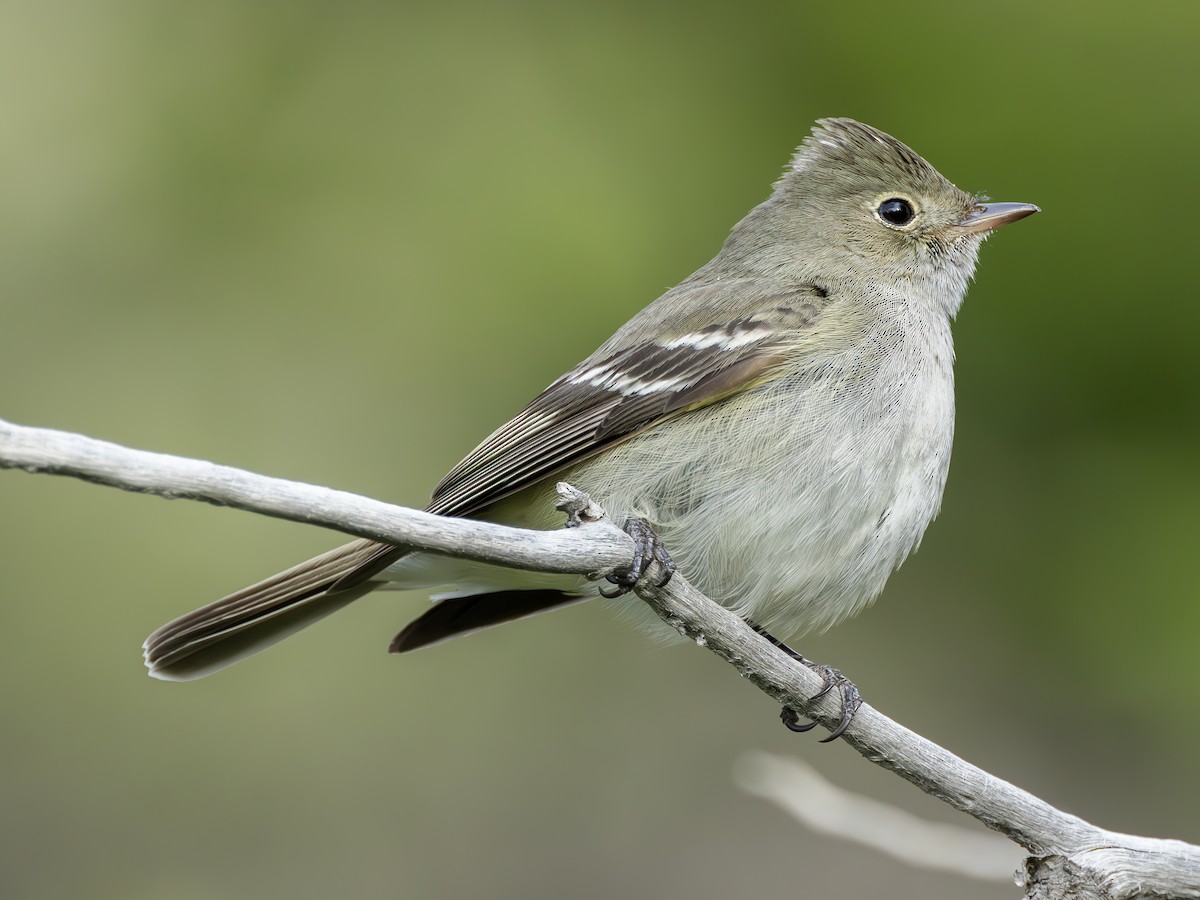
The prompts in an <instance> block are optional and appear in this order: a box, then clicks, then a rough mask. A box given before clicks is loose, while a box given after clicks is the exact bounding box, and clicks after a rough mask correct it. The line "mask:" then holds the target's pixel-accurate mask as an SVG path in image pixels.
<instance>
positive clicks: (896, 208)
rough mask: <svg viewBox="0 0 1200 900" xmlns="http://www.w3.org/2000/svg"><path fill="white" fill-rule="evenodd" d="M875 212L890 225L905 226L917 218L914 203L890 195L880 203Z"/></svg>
mask: <svg viewBox="0 0 1200 900" xmlns="http://www.w3.org/2000/svg"><path fill="white" fill-rule="evenodd" d="M875 214H876V215H877V216H879V218H881V219H882V220H883V221H884V222H886V223H887V224H889V225H894V226H896V227H897V228H903V227H904V226H905V225H907V224H909V223H910V222H911V221H912V220H913V219H914V218H916V215H917V213H916V210H914V209H913V207H912V204H911V203H909V202H908V201H907V200H904V199H902V198H900V197H890V198H888V199H887V200H884V201H883V202H882V203H880V204H879V207H878V209H876V210H875Z"/></svg>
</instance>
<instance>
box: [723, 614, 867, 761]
mask: <svg viewBox="0 0 1200 900" xmlns="http://www.w3.org/2000/svg"><path fill="white" fill-rule="evenodd" d="M746 624H748V625H749V626H750V627H751V628H753V629H754V630H755V631H757V632H758V633H759V634H761V635H762V636H763V637H765V638H766V639H767V640H768V641H770V642H771V643H772V644H773V645H774V646H775V647H778V648H779V649H780V650H782V651H783V652H784V653H786V654H787V655H788V656H789V657H791V658H792V659H794V660H795V661H796V662H798V663H800V664H801V665H802V666H804V667H805V668H808V669H811V670H812V671H814V672H816V673H817V674H818V675H820V676H821V689H820V690H819V691H817V692H816V693H815V694H813V697H812V699H813V700H814V701H816V700H820V699H821V698H822V697H824V696H825V695H826V694H828V693H829V692H830V691H832V690H834V689H835V688H836V689H837V692H838V693H839V694H840V695H841V700H842V718H841V721H839V722H838V724H837V727H836V728H834V729H833V731H832V732H831V733H830V734H829V736H828V737H824V738H821V743H822V744H827V743H829V742H830V741H835V740H837V739H838V738H839V737H841V736H842V733H843V732H844V731H845V730H846V729H847V728H849V727H850V723H851V722H852V721H854V714H855V713H856V712H858V708H859V707H860V706H862V703H863V699H862V694H860V693H859V692H858V688H857V687H855V686H854V682H853V681H851V680H850V679H849V678H847V677H846V676H845V675H843V674H842V673H841V672H839V671H838V670H837V669H835V668H833V667H832V666H826V665H822V664H821V663H815V662H813V661H812V660H811V659H808V658H807V657H805V656H804V655H802V654H800V653H797V652H796V651H795V650H793V649H792V648H791V647H789V646H788V645H787V644H785V643H784V642H783V641H781V640H779V638H777V637H775V636H774V635H772V634H771V633H770V632H768V631H767V630H766V629H764V628H763V627H762V626H760V625H756V624H755V623H754V622H750V621H749V620H747V622H746ZM779 719H780V721H782V722H783V724H784V727H786V728H787V730H788V731H794V732H796V733H797V734H803V733H804V732H806V731H812V730H813V729H814V728H816V727H817V723H816V722H801V721H800V714H799V713H798V712H796V710H794V709H792V708H791V707H789V706H785V707H784V708H783V710H782V711H781V712H780V713H779Z"/></svg>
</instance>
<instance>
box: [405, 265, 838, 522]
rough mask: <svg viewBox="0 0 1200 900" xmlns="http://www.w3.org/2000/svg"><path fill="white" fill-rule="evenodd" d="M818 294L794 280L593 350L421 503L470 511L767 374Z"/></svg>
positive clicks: (814, 309) (816, 309) (814, 312)
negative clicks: (741, 312)
mask: <svg viewBox="0 0 1200 900" xmlns="http://www.w3.org/2000/svg"><path fill="white" fill-rule="evenodd" d="M818 300H822V301H823V300H824V292H822V291H819V290H817V289H815V288H799V289H797V288H792V289H790V290H789V291H787V292H786V293H781V294H777V295H775V296H773V297H771V298H770V299H769V301H768V302H765V303H761V304H758V306H759V310H760V311H759V312H756V313H754V314H751V315H745V316H740V317H737V318H728V319H724V320H721V321H715V322H712V323H710V324H707V325H704V326H702V327H698V328H691V329H689V330H687V331H685V332H683V333H681V334H678V335H677V336H674V337H670V338H664V339H661V340H657V341H646V342H641V343H635V344H633V345H632V346H627V347H624V348H622V349H618V350H614V351H612V352H610V353H607V354H605V353H603V352H600V353H597V354H595V355H593V356H592V357H591V358H589V359H588V360H586V361H584V362H583V363H581V364H580V365H578V366H576V367H575V368H574V369H572V370H571V371H570V372H568V373H567V374H566V375H564V376H563V377H561V378H559V379H558V380H557V381H556V382H554V383H553V384H552V385H550V386H549V387H548V388H546V390H545V391H543V392H542V393H541V394H540V395H539V396H538V397H537V398H535V399H534V400H533V402H532V403H530V404H529V405H528V406H526V407H525V409H523V410H521V412H519V413H518V414H517V415H516V416H514V417H513V418H512V419H510V420H509V421H508V422H507V423H505V424H504V425H502V426H501V427H500V428H498V429H497V430H496V431H495V432H493V433H492V434H491V436H489V437H488V438H487V439H486V440H484V442H483V443H482V444H480V445H479V446H478V447H476V448H475V450H473V451H472V452H471V453H470V454H469V455H468V456H467V457H466V458H465V459H464V460H463V461H462V462H460V463H459V464H458V465H457V466H455V467H454V468H453V469H452V470H451V471H450V473H449V474H448V475H446V477H445V478H443V479H442V481H441V483H440V484H439V485H438V486H437V488H436V489H435V490H434V493H433V500H432V501H431V502H430V504H429V506H428V507H427V508H428V510H429V511H430V512H434V513H439V514H441V515H450V516H466V515H471V514H473V513H477V512H479V511H480V510H482V509H484V508H486V507H488V506H490V505H491V504H493V503H495V502H496V501H498V500H500V499H502V498H504V497H506V496H508V495H510V494H514V493H516V492H517V491H520V490H522V489H523V488H526V487H529V486H530V485H532V484H535V483H537V482H538V481H541V480H542V479H544V478H546V477H548V476H550V475H552V474H553V473H554V472H556V471H559V470H561V469H564V468H566V467H567V466H569V465H572V464H573V463H577V462H579V461H580V460H583V459H586V458H587V457H589V456H592V455H594V454H596V453H599V452H600V451H601V450H604V449H606V448H607V447H610V446H612V445H613V444H615V443H618V442H620V441H622V440H626V439H628V438H630V437H632V436H633V435H635V434H638V433H640V432H642V431H645V430H646V429H648V428H652V427H654V426H655V425H657V424H658V423H660V422H662V421H664V420H666V419H668V418H670V417H672V416H675V415H679V414H681V413H685V412H687V411H689V410H693V409H697V408H699V407H702V406H707V405H709V404H711V403H716V402H717V401H719V400H722V399H723V398H725V397H728V396H731V395H733V394H736V393H738V392H740V391H742V390H745V389H746V388H748V387H750V386H752V385H754V384H757V383H759V382H761V381H763V380H765V379H768V378H770V377H771V375H772V374H773V373H774V372H775V371H777V370H778V369H779V368H780V366H781V364H782V363H783V362H784V361H785V360H787V359H788V358H789V357H790V353H789V351H790V350H791V348H794V347H795V346H796V345H797V343H798V335H802V334H803V333H804V332H805V331H807V330H809V329H811V328H812V327H813V325H814V324H815V322H816V319H817V318H818V317H819V315H820V311H821V309H822V308H823V304H820V303H817V302H816V301H818Z"/></svg>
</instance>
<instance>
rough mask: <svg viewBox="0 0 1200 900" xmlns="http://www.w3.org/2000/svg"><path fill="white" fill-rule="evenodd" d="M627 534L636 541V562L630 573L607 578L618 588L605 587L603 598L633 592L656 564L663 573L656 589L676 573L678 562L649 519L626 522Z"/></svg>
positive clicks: (632, 565)
mask: <svg viewBox="0 0 1200 900" xmlns="http://www.w3.org/2000/svg"><path fill="white" fill-rule="evenodd" d="M624 531H625V533H626V534H627V535H629V536H630V537H631V538H633V562H632V563H631V564H630V566H629V569H628V571H625V572H614V573H613V574H612V575H606V576H604V577H605V579H606V580H607V581H609V582H611V583H612V584H615V585H616V588H615V589H614V590H611V591H606V590H604V589H603V588H601V589H600V595H601V596H602V597H608V598H610V599H611V598H613V597H620V596H621V595H622V594H628V593H629V592H630V591H631V590H633V586H634V585H635V584H637V583H638V582H639V581H641V580H642V576H644V575H645V574H646V571H647V570H648V569H649V568H650V566H651V564H653V563H658V565H659V571H660V574H659V576H658V579H657V580H656V581H655V587H663V586H664V585H666V583H667V582H668V581H670V580H671V576H672V575H674V574H675V569H676V566H675V561H674V560H673V559H671V556H670V554H668V553H667V550H666V548H665V547H663V544H662V541H661V540H659V537H658V535H657V534H655V533H654V529H653V528H651V527H650V523H649V522H647V521H646V520H645V519H629V520H628V521H626V523H625V526H624Z"/></svg>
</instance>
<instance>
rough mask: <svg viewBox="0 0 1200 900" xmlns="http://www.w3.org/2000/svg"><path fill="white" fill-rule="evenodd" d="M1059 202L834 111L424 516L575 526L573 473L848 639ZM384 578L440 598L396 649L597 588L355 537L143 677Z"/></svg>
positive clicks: (731, 577) (768, 610) (713, 588)
mask: <svg viewBox="0 0 1200 900" xmlns="http://www.w3.org/2000/svg"><path fill="white" fill-rule="evenodd" d="M1037 211H1038V209H1037V207H1036V206H1032V205H1029V204H1025V203H983V202H981V201H980V199H979V198H978V197H975V196H972V195H970V194H967V193H964V192H963V191H961V190H959V189H958V188H956V187H955V186H954V185H953V184H951V183H950V182H949V181H947V180H946V179H945V178H943V177H942V176H941V175H940V174H939V173H938V172H937V170H935V169H934V168H933V166H931V165H929V163H927V162H926V161H925V160H924V159H922V158H921V157H920V156H918V155H917V154H916V153H914V152H913V151H912V150H910V149H909V148H908V147H906V146H905V145H904V144H902V143H900V142H899V141H897V140H896V139H895V138H892V137H889V136H888V135H886V134H884V133H882V132H880V131H877V130H876V129H874V128H871V127H869V126H867V125H863V124H861V123H859V122H855V121H853V120H850V119H824V120H821V121H820V122H818V123H817V126H816V128H815V129H814V130H813V133H812V134H811V135H810V136H809V137H808V139H807V140H805V142H804V143H803V145H801V147H800V148H799V149H798V150H797V151H796V153H795V155H794V156H793V158H792V160H791V164H790V165H789V166H788V168H787V170H786V171H785V172H784V174H783V177H782V178H780V180H779V181H778V182H777V183H776V185H775V189H774V191H773V192H772V194H771V196H770V197H769V198H767V200H766V201H764V202H763V203H761V204H759V205H758V206H756V207H755V208H754V209H753V210H751V211H750V213H749V215H747V216H746V217H745V218H744V219H743V220H742V221H741V222H739V223H738V224H737V226H736V227H735V228H734V229H733V232H732V233H731V234H730V236H729V238H728V240H726V241H725V244H724V246H723V247H722V248H721V251H720V253H718V254H717V255H716V257H715V258H714V259H713V260H712V261H711V262H709V263H708V264H707V265H705V266H703V267H702V268H701V269H700V270H699V271H697V272H696V273H695V274H693V275H692V276H691V277H689V278H687V279H686V280H685V281H683V282H682V283H681V284H679V285H678V286H676V287H674V288H672V289H671V290H669V291H667V292H666V293H665V294H663V296H661V297H659V298H658V299H657V300H655V301H654V302H653V303H651V304H650V305H649V306H647V307H646V308H645V309H643V310H642V311H641V312H639V313H638V314H637V315H635V316H634V317H633V318H632V319H631V320H629V322H627V323H626V324H625V325H624V326H623V327H622V328H621V329H620V330H618V331H617V333H616V334H614V335H613V336H612V337H611V338H609V339H608V341H606V342H605V343H604V344H603V345H601V346H600V348H599V349H598V350H596V352H595V353H593V354H592V355H591V356H589V357H588V358H587V359H585V360H584V361H583V362H582V363H580V364H579V365H578V366H576V367H575V368H574V369H572V370H571V371H570V372H568V373H567V374H565V375H563V376H562V377H561V378H559V379H558V380H557V381H555V382H554V383H553V384H551V385H550V386H549V387H548V388H546V390H545V391H543V392H542V393H541V394H540V395H539V396H538V397H537V398H535V399H534V400H533V402H532V403H530V404H529V405H528V406H527V407H525V409H523V410H522V411H521V412H519V413H518V414H517V415H516V416H515V417H514V418H513V419H512V420H510V421H509V422H507V423H505V424H504V425H502V426H501V427H500V428H499V429H497V430H496V431H495V432H494V433H493V434H492V435H491V436H490V437H488V438H487V439H486V440H484V442H483V443H482V444H480V445H479V446H478V447H477V448H476V449H475V450H474V451H473V452H472V453H471V454H470V455H469V456H467V458H466V459H464V460H463V461H462V462H461V463H459V464H458V465H457V466H456V467H455V468H454V469H453V470H452V471H451V472H450V474H448V475H447V476H446V477H445V478H444V479H443V480H442V482H441V484H439V485H438V486H437V488H436V490H435V491H434V494H433V500H432V501H431V502H430V504H429V506H428V507H427V509H428V510H429V511H430V512H433V513H438V514H441V515H446V516H470V517H476V518H481V519H488V520H492V521H496V522H502V523H506V524H511V525H519V526H524V527H533V528H555V527H558V526H559V525H561V516H560V515H559V514H558V513H556V512H555V509H554V485H555V483H556V482H558V481H564V480H565V481H568V482H570V483H571V484H573V485H575V486H577V487H579V488H581V489H583V490H585V491H587V492H588V493H589V494H590V495H591V496H592V497H594V498H595V499H596V500H597V501H598V502H599V503H600V504H601V505H602V506H604V508H605V509H606V510H608V512H609V513H610V515H612V517H613V518H614V519H615V520H617V521H622V520H629V521H630V522H632V523H633V525H634V526H635V527H632V528H631V531H632V533H634V535H635V538H638V539H641V541H642V543H643V544H644V545H645V546H647V547H648V548H650V550H651V551H652V552H657V553H658V555H659V556H660V557H662V553H661V552H660V551H658V549H657V548H658V547H660V546H661V547H666V548H668V549H669V551H670V554H671V557H673V559H674V561H675V563H677V564H678V567H679V569H680V571H682V572H683V573H684V574H685V575H686V576H687V578H688V579H689V580H690V581H691V582H692V583H693V584H695V585H696V586H697V587H698V588H699V589H700V590H701V591H703V592H704V593H705V594H707V595H708V596H709V597H712V598H713V599H715V600H717V601H718V602H720V603H722V604H724V605H725V606H727V607H729V608H730V609H732V610H734V611H735V612H737V613H738V614H740V615H742V616H744V617H746V618H747V619H749V620H752V621H753V622H754V623H757V624H758V625H759V626H762V627H763V628H766V629H771V630H780V631H782V632H784V633H786V634H789V635H790V634H796V633H800V632H805V631H811V630H814V629H824V628H827V627H829V626H830V625H833V624H834V623H836V622H838V621H840V620H842V619H845V618H846V617H848V616H850V615H853V614H854V613H856V612H858V611H859V610H861V609H862V608H863V607H864V606H865V605H867V604H868V603H870V602H871V601H872V600H873V599H874V598H875V597H876V596H877V595H878V594H879V592H880V591H881V590H882V589H883V585H884V582H886V581H887V578H888V576H889V575H890V574H891V572H892V571H893V570H894V569H895V568H896V567H897V566H899V565H900V563H901V562H903V561H904V559H905V558H906V557H907V556H908V555H909V554H910V553H912V552H913V550H915V549H916V547H917V545H918V544H919V543H920V541H921V535H922V534H923V533H924V531H925V528H926V526H927V525H928V524H929V523H930V521H931V520H932V519H933V517H934V516H935V515H936V514H937V512H938V508H939V506H940V504H941V499H942V489H943V487H944V486H945V483H946V474H947V470H948V468H949V465H950V445H951V441H952V437H953V433H954V376H953V363H954V347H953V343H952V339H951V334H950V323H951V320H952V319H953V318H954V316H955V314H956V313H957V312H958V308H959V306H960V305H961V304H962V301H963V295H964V294H965V292H966V289H967V283H968V281H969V280H970V278H971V276H972V274H973V272H974V270H975V261H976V257H977V255H978V252H979V246H980V244H982V243H983V240H984V239H985V238H986V237H987V236H988V235H989V234H990V233H991V232H992V231H993V230H994V229H996V228H998V227H999V226H1001V225H1004V224H1006V223H1008V222H1013V221H1016V220H1017V219H1021V218H1024V217H1025V216H1028V215H1030V214H1031V213H1034V212H1037ZM653 535H657V537H658V539H660V540H661V544H658V543H657V542H656V541H655V539H654V537H653ZM633 571H634V574H635V575H636V573H637V571H640V563H639V566H635V568H634V570H633ZM613 580H615V581H616V582H618V583H619V584H620V586H621V587H622V588H627V587H628V583H629V581H630V580H631V579H630V578H628V577H627V578H623V579H622V578H615V579H613ZM376 588H396V589H409V588H436V590H437V593H436V594H435V596H434V599H435V600H436V603H435V605H433V606H432V607H431V608H430V609H429V610H428V611H427V612H426V613H425V614H424V615H421V616H420V617H418V618H417V619H416V620H414V621H413V622H412V623H411V624H409V625H408V627H407V628H405V629H404V630H403V631H402V632H401V633H400V634H399V635H398V636H397V637H396V639H395V640H394V641H393V642H392V645H391V650H392V651H393V652H404V651H407V650H412V649H415V648H418V647H423V646H426V645H428V644H433V643H436V642H438V641H442V640H445V639H447V638H451V637H456V636H458V635H461V634H467V633H469V632H472V631H477V630H479V629H481V628H486V627H488V626H490V625H496V624H499V623H501V622H506V621H510V620H513V619H518V618H522V617H524V616H528V615H532V614H534V613H537V612H542V611H544V610H548V609H553V608H556V607H561V606H565V605H567V604H570V603H575V602H578V601H580V600H584V599H589V598H592V597H595V596H596V595H597V593H599V592H600V591H599V588H598V587H597V586H596V585H595V584H593V583H589V582H587V581H586V580H584V579H582V578H577V577H574V576H563V575H549V574H540V573H531V572H522V571H517V570H512V569H505V568H500V567H495V566H489V565H486V564H483V563H476V562H470V561H464V560H461V559H452V558H449V557H443V556H436V555H432V554H429V553H422V552H415V551H411V550H408V549H405V548H403V547H395V546H391V545H388V544H380V543H375V542H373V541H368V540H356V541H352V542H350V543H349V544H346V545H345V546H343V547H340V548H338V549H336V550H333V551H330V552H329V553H326V554H324V555H322V556H318V557H316V558H315V559H311V560H308V561H307V562H303V563H301V564H300V565H298V566H295V567H294V568H291V569H288V570H287V571H286V572H281V573H280V574H278V575H275V576H274V577H272V578H268V579H267V580H265V581H261V582H259V583H257V584H254V585H251V586H250V587H247V588H244V589H242V590H240V591H238V592H237V593H235V594H231V595H229V596H228V597H225V598H224V599H222V600H218V601H216V602H215V603H211V604H209V605H208V606H205V607H203V608H201V609H198V610H196V611H195V612H192V613H189V614H187V615H185V616H182V617H180V618H178V619H175V620H174V621H173V622H169V623H168V624H166V625H164V626H163V627H162V628H160V629H158V630H157V631H155V632H154V633H153V634H152V635H150V637H149V638H148V639H147V640H146V643H145V647H144V649H145V659H146V665H147V666H148V668H149V670H150V674H151V675H153V676H154V677H156V678H162V679H166V680H189V679H192V678H198V677H200V676H202V675H206V674H208V673H210V672H213V671H215V670H217V669H220V668H222V667H224V666H227V665H229V664H231V663H233V662H236V661H237V660H240V659H242V658H244V657H246V656H249V655H250V654H252V653H255V652H257V651H258V650H261V649H262V648H264V647H266V646H268V645H270V644H272V643H274V642H276V641H278V640H280V639H281V638H283V637H285V636H287V635H289V634H291V633H292V632H294V631H296V630H298V629H300V628H303V627H304V626H306V625H308V624H310V623H312V622H314V621H316V620H317V619H319V618H322V617H323V616H325V615H328V614H329V613H331V612H333V611H335V610H337V609H340V608H341V607H343V606H345V605H346V604H347V603H349V602H351V601H352V600H355V599H357V598H358V597H361V596H362V595H363V594H365V593H367V592H369V591H371V590H374V589H376ZM781 646H782V645H781ZM843 697H844V699H846V700H847V702H849V701H850V700H851V699H852V697H851V695H850V694H847V693H846V692H845V691H844V692H843ZM785 720H786V719H785Z"/></svg>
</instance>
